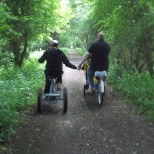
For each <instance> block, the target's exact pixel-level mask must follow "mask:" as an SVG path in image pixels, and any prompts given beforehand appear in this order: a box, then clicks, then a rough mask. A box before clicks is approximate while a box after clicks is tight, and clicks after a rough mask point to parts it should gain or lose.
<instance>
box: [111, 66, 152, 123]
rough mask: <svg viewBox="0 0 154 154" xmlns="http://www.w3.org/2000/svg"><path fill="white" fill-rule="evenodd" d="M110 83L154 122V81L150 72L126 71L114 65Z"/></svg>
mask: <svg viewBox="0 0 154 154" xmlns="http://www.w3.org/2000/svg"><path fill="white" fill-rule="evenodd" d="M108 79H109V82H110V84H112V85H113V87H114V88H115V90H118V91H119V92H120V93H121V94H122V95H123V96H124V97H126V98H127V99H128V101H129V102H130V103H133V104H136V105H137V106H138V107H139V110H140V111H141V112H145V113H147V114H148V115H149V118H150V119H152V120H154V116H153V115H154V93H153V91H154V86H153V85H154V79H153V78H151V76H150V75H149V73H148V72H144V73H141V74H140V73H138V72H137V71H131V70H126V69H125V68H124V67H122V66H119V65H115V64H114V65H113V66H111V68H110V71H109V78H108Z"/></svg>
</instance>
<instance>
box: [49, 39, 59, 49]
mask: <svg viewBox="0 0 154 154" xmlns="http://www.w3.org/2000/svg"><path fill="white" fill-rule="evenodd" d="M50 46H51V47H58V41H57V40H52V41H51V42H50Z"/></svg>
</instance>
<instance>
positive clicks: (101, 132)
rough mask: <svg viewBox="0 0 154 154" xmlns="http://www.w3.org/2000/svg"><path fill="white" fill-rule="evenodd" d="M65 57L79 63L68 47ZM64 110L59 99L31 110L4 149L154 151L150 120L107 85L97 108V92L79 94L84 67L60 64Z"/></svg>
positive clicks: (75, 153)
mask: <svg viewBox="0 0 154 154" xmlns="http://www.w3.org/2000/svg"><path fill="white" fill-rule="evenodd" d="M69 59H70V61H71V62H72V63H74V64H76V65H77V64H78V63H79V60H80V59H81V57H79V56H78V55H77V54H76V53H74V52H73V51H71V52H70V56H69ZM64 70H65V73H64V75H63V85H64V86H67V89H68V103H69V104H68V113H67V114H63V112H62V103H58V104H55V105H52V106H50V107H49V106H44V107H43V113H41V114H37V113H36V107H35V108H34V109H32V111H31V112H30V114H29V115H27V118H26V119H25V122H24V125H23V126H22V127H21V128H19V129H18V130H17V133H16V134H15V135H14V136H13V137H11V139H10V148H9V150H8V151H7V152H6V153H5V154H154V123H151V122H149V121H148V120H146V119H145V118H144V117H143V116H138V115H135V114H134V113H133V109H132V107H130V106H129V105H127V104H126V102H125V101H124V100H123V99H122V98H121V97H120V96H119V95H117V94H116V93H115V92H114V91H112V89H111V88H110V87H109V86H108V87H107V92H106V97H105V102H104V105H103V106H102V107H100V106H99V104H98V103H97V101H96V97H95V96H93V95H90V94H87V95H86V96H83V84H82V79H83V75H84V72H83V71H78V70H72V69H70V68H66V67H64Z"/></svg>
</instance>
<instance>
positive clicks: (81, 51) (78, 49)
mask: <svg viewBox="0 0 154 154" xmlns="http://www.w3.org/2000/svg"><path fill="white" fill-rule="evenodd" d="M75 51H76V52H77V53H78V54H79V55H81V56H83V55H84V53H85V52H86V51H85V50H83V49H82V48H75Z"/></svg>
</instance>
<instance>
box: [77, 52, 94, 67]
mask: <svg viewBox="0 0 154 154" xmlns="http://www.w3.org/2000/svg"><path fill="white" fill-rule="evenodd" d="M90 56H91V53H90V52H88V51H87V52H86V53H85V54H84V55H83V57H82V60H81V62H80V64H79V65H78V69H81V66H82V64H83V63H84V62H85V61H86V60H87V59H88V58H89V57H90Z"/></svg>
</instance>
